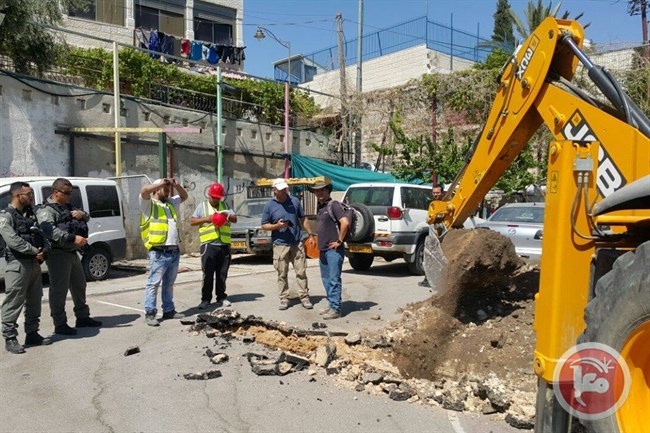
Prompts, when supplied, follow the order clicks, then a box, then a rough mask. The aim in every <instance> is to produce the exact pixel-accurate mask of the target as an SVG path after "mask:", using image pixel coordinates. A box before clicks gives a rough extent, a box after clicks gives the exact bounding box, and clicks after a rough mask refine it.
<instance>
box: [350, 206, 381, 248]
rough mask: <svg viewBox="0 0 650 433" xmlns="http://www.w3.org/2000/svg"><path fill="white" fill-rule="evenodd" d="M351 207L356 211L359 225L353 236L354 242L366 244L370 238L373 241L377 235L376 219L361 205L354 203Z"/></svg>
mask: <svg viewBox="0 0 650 433" xmlns="http://www.w3.org/2000/svg"><path fill="white" fill-rule="evenodd" d="M350 207H352V208H353V209H354V210H355V213H356V215H357V225H356V227H355V231H354V233H353V234H352V242H364V241H365V240H367V239H368V238H371V239H369V240H372V236H373V235H374V233H375V218H374V217H373V215H372V211H371V210H370V209H368V207H367V206H365V205H363V204H361V203H352V204H351V205H350Z"/></svg>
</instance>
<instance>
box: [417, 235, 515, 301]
mask: <svg viewBox="0 0 650 433" xmlns="http://www.w3.org/2000/svg"><path fill="white" fill-rule="evenodd" d="M523 264H524V263H523V261H522V259H521V258H520V257H519V256H518V255H517V254H516V253H515V247H514V245H513V244H512V242H511V241H510V239H508V238H507V237H505V236H503V235H501V234H499V233H497V232H495V231H492V230H487V229H472V230H465V229H452V230H448V231H446V232H445V233H444V235H443V236H441V238H440V239H438V238H437V237H435V236H427V238H426V241H425V243H424V269H425V274H426V276H427V280H429V283H430V284H431V287H432V288H433V289H434V291H435V293H436V294H437V295H444V294H451V293H454V294H456V295H460V294H465V293H474V294H477V295H478V294H480V293H482V292H490V291H493V290H494V289H495V288H497V287H503V285H505V284H506V283H507V282H508V280H509V278H510V276H511V275H512V273H513V272H514V271H515V270H516V269H517V268H519V267H520V266H522V265H523Z"/></svg>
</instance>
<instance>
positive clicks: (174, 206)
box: [140, 178, 188, 326]
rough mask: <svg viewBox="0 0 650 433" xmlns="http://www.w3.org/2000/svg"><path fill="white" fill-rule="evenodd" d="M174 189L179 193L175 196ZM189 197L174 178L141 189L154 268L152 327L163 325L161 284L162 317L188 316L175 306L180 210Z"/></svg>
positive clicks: (149, 300)
mask: <svg viewBox="0 0 650 433" xmlns="http://www.w3.org/2000/svg"><path fill="white" fill-rule="evenodd" d="M174 189H175V190H176V191H177V192H178V194H177V195H172V192H173V190H174ZM187 197H188V195H187V191H185V189H184V188H183V187H182V186H181V185H180V184H179V183H178V181H177V180H176V179H173V178H172V179H158V180H156V181H155V182H154V183H152V184H150V185H145V186H143V187H142V189H140V210H141V211H142V216H141V217H140V235H141V236H142V241H143V242H144V246H145V247H146V248H147V250H148V251H149V263H150V267H151V271H150V273H149V279H148V280H147V285H146V287H145V295H144V311H145V323H146V324H147V325H149V326H158V325H160V322H159V321H158V319H157V318H156V313H157V309H156V298H157V296H158V287H159V286H160V284H161V283H162V293H161V299H162V311H163V314H162V319H163V320H167V319H180V318H183V317H185V315H183V314H181V313H178V312H176V308H175V307H174V282H175V281H176V274H177V273H178V263H179V259H180V249H179V243H180V236H179V230H178V226H177V222H178V209H179V207H180V205H181V203H183V202H184V201H185V200H187Z"/></svg>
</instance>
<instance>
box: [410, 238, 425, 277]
mask: <svg viewBox="0 0 650 433" xmlns="http://www.w3.org/2000/svg"><path fill="white" fill-rule="evenodd" d="M414 255H415V257H414V258H413V261H412V262H408V263H407V264H408V267H409V271H410V272H411V273H412V274H414V275H424V238H423V239H420V240H419V241H418V244H417V245H416V246H415V254H414Z"/></svg>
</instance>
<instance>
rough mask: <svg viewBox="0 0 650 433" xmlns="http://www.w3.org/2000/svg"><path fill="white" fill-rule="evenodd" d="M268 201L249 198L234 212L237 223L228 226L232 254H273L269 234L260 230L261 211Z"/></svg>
mask: <svg viewBox="0 0 650 433" xmlns="http://www.w3.org/2000/svg"><path fill="white" fill-rule="evenodd" d="M268 201H269V198H268V197H265V198H249V199H246V200H245V201H244V202H242V203H241V204H240V205H239V206H238V207H237V210H235V213H236V214H237V219H238V220H237V222H236V223H234V224H232V225H231V226H230V231H231V239H232V243H231V244H230V249H231V251H232V252H233V253H249V254H251V253H252V254H257V255H265V256H270V255H272V254H273V241H272V240H271V232H270V231H267V230H262V227H261V226H262V210H263V209H264V205H265V204H266V203H267V202H268Z"/></svg>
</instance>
